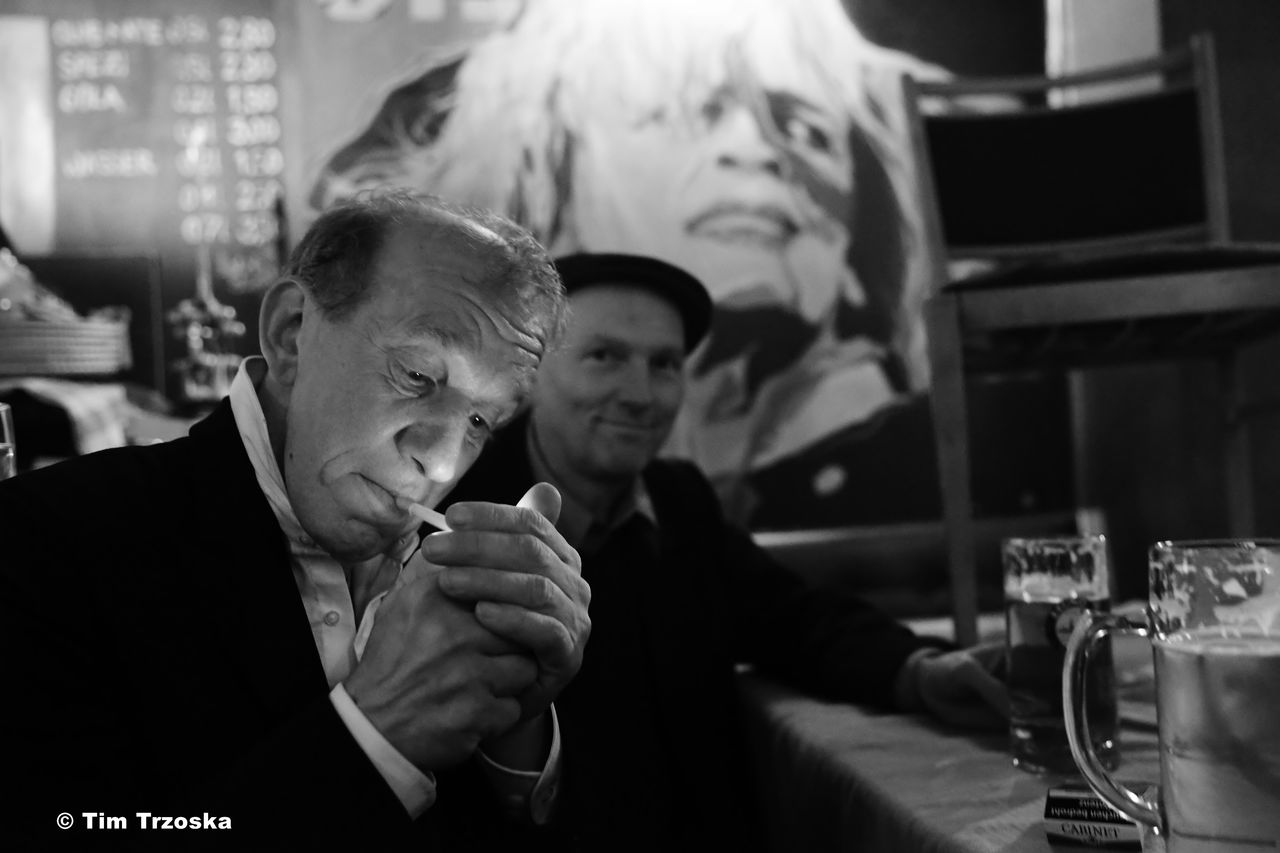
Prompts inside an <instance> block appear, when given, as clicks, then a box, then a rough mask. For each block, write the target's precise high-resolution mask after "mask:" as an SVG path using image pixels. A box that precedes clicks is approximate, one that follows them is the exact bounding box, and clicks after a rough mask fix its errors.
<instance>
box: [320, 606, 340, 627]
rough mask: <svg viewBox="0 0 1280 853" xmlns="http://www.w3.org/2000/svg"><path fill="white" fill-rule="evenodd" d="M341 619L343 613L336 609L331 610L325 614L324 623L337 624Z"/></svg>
mask: <svg viewBox="0 0 1280 853" xmlns="http://www.w3.org/2000/svg"><path fill="white" fill-rule="evenodd" d="M341 619H342V614H341V613H339V612H338V611H336V610H330V611H329V612H328V613H326V614H325V615H324V624H326V625H329V626H333V625H337V624H338V622H339V621H340V620H341Z"/></svg>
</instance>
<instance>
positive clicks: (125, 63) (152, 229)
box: [49, 0, 284, 278]
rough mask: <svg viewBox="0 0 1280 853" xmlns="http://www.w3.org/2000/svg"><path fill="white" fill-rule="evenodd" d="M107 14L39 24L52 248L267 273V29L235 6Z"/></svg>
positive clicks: (273, 171) (270, 234) (272, 138)
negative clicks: (155, 253) (186, 258)
mask: <svg viewBox="0 0 1280 853" xmlns="http://www.w3.org/2000/svg"><path fill="white" fill-rule="evenodd" d="M120 8H121V7H119V6H118V5H117V6H116V7H115V9H116V11H117V14H116V16H115V17H111V18H95V17H63V18H56V19H53V20H51V21H50V27H49V34H50V39H51V46H52V58H53V65H54V71H53V77H54V80H53V86H54V88H53V98H54V105H55V120H56V140H57V148H58V151H57V158H58V164H57V167H58V171H57V175H58V196H59V205H58V206H59V217H58V219H59V224H58V227H59V229H60V235H59V237H60V241H62V240H65V241H66V242H68V243H74V244H86V243H88V244H94V243H109V244H112V245H117V246H126V247H129V246H142V247H154V246H157V244H158V245H160V246H167V247H170V248H173V247H177V248H181V247H184V246H185V247H189V248H191V249H194V248H196V247H201V246H209V247H211V248H212V249H213V250H214V251H215V252H217V253H218V256H219V257H220V258H223V259H228V260H229V262H230V263H231V264H232V265H233V266H235V268H236V269H237V271H238V274H240V275H242V276H244V277H246V278H260V277H261V276H263V275H269V274H270V273H271V272H272V271H274V269H275V266H276V264H277V261H278V259H277V258H276V247H275V240H276V236H277V229H278V227H279V223H278V221H277V203H278V200H279V199H281V198H282V197H283V192H284V187H283V174H284V154H283V149H282V147H281V124H280V118H279V115H278V108H279V104H280V93H279V89H278V86H277V76H278V72H279V68H278V63H277V58H276V53H275V47H276V41H277V29H276V25H275V23H274V22H273V21H272V20H271V18H269V17H266V16H264V15H262V14H261V9H262V8H263V7H262V5H261V4H258V3H252V2H248V0H246V2H244V3H242V4H236V3H229V2H226V0H223V2H222V3H220V4H218V5H217V6H216V7H214V6H210V7H204V6H194V7H191V9H190V10H189V11H177V12H173V13H170V14H166V15H163V16H159V15H155V14H137V15H132V14H128V10H129V9H137V10H138V11H145V10H153V11H154V9H155V7H154V5H153V4H132V5H130V6H126V7H125V9H126V13H125V14H120V13H119V12H120ZM205 8H208V9H210V10H212V9H215V8H216V9H217V11H218V13H217V14H206V13H204V12H203V11H195V10H197V9H199V10H203V9H205Z"/></svg>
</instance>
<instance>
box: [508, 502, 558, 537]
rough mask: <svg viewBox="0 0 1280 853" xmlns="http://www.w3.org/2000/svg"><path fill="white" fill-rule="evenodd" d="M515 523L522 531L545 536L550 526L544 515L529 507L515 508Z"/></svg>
mask: <svg viewBox="0 0 1280 853" xmlns="http://www.w3.org/2000/svg"><path fill="white" fill-rule="evenodd" d="M516 521H517V522H518V523H519V525H520V527H521V528H522V529H524V530H528V531H529V532H531V533H537V534H540V535H541V534H545V533H546V532H547V528H548V527H550V526H551V523H550V522H549V521H547V517H546V516H545V515H543V514H542V513H540V512H538V511H537V510H536V509H533V508H531V507H523V506H521V507H516Z"/></svg>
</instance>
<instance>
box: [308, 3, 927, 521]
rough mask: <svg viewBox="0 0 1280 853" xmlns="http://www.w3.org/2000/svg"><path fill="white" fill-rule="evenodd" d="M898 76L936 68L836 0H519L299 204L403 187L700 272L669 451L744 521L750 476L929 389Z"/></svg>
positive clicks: (542, 233) (575, 245)
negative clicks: (518, 6)
mask: <svg viewBox="0 0 1280 853" xmlns="http://www.w3.org/2000/svg"><path fill="white" fill-rule="evenodd" d="M904 72H910V73H913V74H916V75H917V76H924V77H938V76H943V71H942V69H940V68H937V67H935V66H930V65H927V64H925V63H922V62H920V61H919V60H917V59H915V58H913V57H911V56H909V55H907V54H904V53H901V52H898V51H893V50H889V49H886V48H882V47H879V46H877V45H874V44H872V43H870V42H868V41H867V40H866V39H865V38H863V37H862V35H861V34H860V33H859V32H858V30H857V29H856V28H855V27H854V25H853V24H852V23H851V21H850V19H849V17H848V15H847V13H846V12H845V10H844V8H843V7H842V6H841V4H840V2H839V0H805V2H798V0H696V2H695V0H541V1H540V0H530V2H529V3H528V4H527V5H526V7H525V8H524V9H523V11H522V12H521V13H520V14H519V15H518V16H517V17H516V18H515V19H514V20H513V22H512V23H511V24H510V25H509V26H508V27H506V28H505V29H503V30H501V31H499V32H496V33H494V34H492V35H490V36H487V37H485V38H484V39H482V40H481V41H480V42H479V43H477V44H475V45H474V46H472V47H471V48H470V49H468V50H467V51H466V53H465V54H463V55H461V56H459V57H456V58H454V59H451V60H449V61H447V62H442V63H439V64H438V65H436V66H433V67H432V68H430V69H427V70H426V71H425V73H424V74H422V75H421V76H420V77H417V78H415V79H414V80H412V81H410V82H408V83H406V84H404V85H402V86H400V87H399V88H397V89H396V90H394V91H393V92H391V93H390V94H389V95H388V97H387V98H386V100H385V102H384V104H383V107H382V110H381V111H380V113H379V115H378V116H377V117H376V118H375V120H374V122H373V124H372V125H371V126H370V127H368V128H367V129H365V130H364V132H363V133H362V134H361V135H360V136H359V137H358V138H356V139H354V140H353V141H351V142H349V144H347V145H346V146H345V147H344V148H342V149H341V150H340V151H338V152H337V153H336V154H335V155H334V156H333V157H332V158H331V159H330V160H329V163H328V165H327V167H326V169H325V171H324V173H323V174H322V175H321V177H320V179H319V181H318V182H317V184H316V185H315V187H314V191H313V195H312V203H313V205H315V206H317V207H322V206H324V205H325V204H328V203H330V202H332V201H333V200H334V199H336V198H340V197H343V196H346V195H349V194H350V193H352V192H354V191H357V190H359V189H361V188H364V187H367V186H371V185H379V184H386V183H391V184H397V185H407V186H413V187H418V188H422V189H426V190H429V191H431V192H435V193H439V194H441V195H444V196H446V197H450V198H453V199H456V200H460V201H463V202H466V203H470V204H476V205H481V206H485V207H489V208H493V209H495V210H499V211H502V212H505V213H507V214H509V215H511V216H513V217H514V218H516V219H517V220H519V221H520V222H522V223H523V224H525V225H526V226H528V227H530V228H531V229H532V230H533V231H534V233H535V234H536V235H537V236H538V237H539V238H540V239H541V240H543V241H544V242H545V243H546V244H547V245H548V246H549V247H550V248H551V249H552V251H553V252H555V253H557V254H559V253H566V252H570V251H578V250H587V251H628V252H635V253H642V254H650V255H654V256H656V257H659V258H662V259H664V260H666V261H669V262H671V263H675V264H677V265H679V266H682V267H684V268H686V269H688V270H689V271H691V272H692V273H694V274H695V275H697V276H698V277H699V278H700V279H701V280H702V281H703V282H704V283H705V284H706V285H707V287H708V289H709V290H710V291H711V294H712V296H713V298H714V299H715V301H716V306H717V311H716V318H715V321H714V325H713V330H712V333H711V335H710V337H709V339H708V340H707V341H706V342H704V344H703V345H702V347H701V348H700V349H699V351H698V352H697V353H695V355H694V357H693V358H692V360H691V362H690V371H689V380H690V381H689V389H688V395H687V398H686V402H685V406H684V409H683V412H682V414H681V417H680V419H679V421H678V422H677V425H676V428H675V431H674V432H673V435H672V438H671V441H670V444H669V447H668V450H669V451H670V452H671V453H672V454H675V455H681V456H686V457H689V458H692V459H694V460H695V461H696V462H698V464H699V465H701V466H702V468H703V469H704V470H705V471H706V472H707V473H708V475H710V476H711V477H712V479H713V480H715V481H716V482H717V484H718V486H720V487H721V491H722V494H723V495H724V496H725V497H726V499H727V502H728V505H729V506H730V509H731V511H732V512H734V513H735V514H736V515H738V516H739V518H743V519H745V518H746V517H748V516H749V512H750V508H751V505H752V500H751V497H750V492H749V490H748V489H745V488H744V486H745V484H746V483H747V482H748V480H749V478H750V476H751V475H752V474H754V473H757V472H760V471H762V470H766V469H771V468H775V467H777V466H784V465H786V464H788V461H789V460H791V459H794V458H796V457H797V456H799V455H801V454H805V453H810V452H811V451H812V449H813V448H815V447H818V446H823V447H831V448H835V447H838V445H839V444H840V436H841V435H843V434H846V433H850V432H856V431H858V430H860V429H862V428H864V427H865V426H866V424H868V423H869V422H871V421H873V420H874V419H875V418H876V416H877V415H878V414H880V413H882V412H884V411H885V410H886V409H887V408H888V407H892V406H893V405H895V404H896V403H898V402H900V401H902V400H903V399H905V397H906V396H907V395H909V394H911V393H912V392H915V391H918V390H919V389H921V388H922V387H923V386H924V385H925V384H926V383H927V375H926V366H925V357H924V341H923V334H922V328H921V323H920V308H921V302H922V300H923V297H924V294H923V292H922V288H923V258H922V257H921V247H920V245H919V240H918V236H917V232H918V227H917V223H918V212H917V211H916V210H914V209H913V207H912V205H911V202H910V199H911V198H912V194H911V193H910V192H909V191H908V190H909V186H910V183H911V182H912V181H913V180H914V177H913V173H912V170H911V168H910V163H909V161H908V159H907V150H908V148H907V145H906V143H905V130H904V127H903V119H902V115H901V107H900V96H899V78H900V75H901V74H902V73H904ZM837 455H838V454H837ZM854 473H855V472H844V471H842V470H840V469H839V468H838V467H836V468H832V469H830V470H829V471H825V473H824V474H823V476H829V477H836V478H839V477H845V476H853V475H854ZM816 488H818V489H819V491H820V490H821V488H822V485H821V483H818V484H816Z"/></svg>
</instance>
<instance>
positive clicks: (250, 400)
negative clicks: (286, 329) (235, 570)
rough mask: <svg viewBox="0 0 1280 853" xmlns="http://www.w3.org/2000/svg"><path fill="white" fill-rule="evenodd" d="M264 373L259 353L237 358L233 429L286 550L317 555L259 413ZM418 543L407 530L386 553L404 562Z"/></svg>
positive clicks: (232, 395)
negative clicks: (294, 505) (275, 522)
mask: <svg viewBox="0 0 1280 853" xmlns="http://www.w3.org/2000/svg"><path fill="white" fill-rule="evenodd" d="M266 375H267V360H266V359H265V358H263V357H262V356H257V355H255V356H249V357H248V358H246V359H244V360H243V361H241V362H240V369H239V370H237V371H236V376H235V379H233V380H232V381H231V391H230V393H229V395H228V396H229V398H230V402H231V414H232V416H233V417H234V418H235V421H236V429H237V430H238V431H239V433H240V441H241V442H242V443H243V444H244V449H245V452H247V453H248V454H249V461H250V462H251V463H252V464H253V473H254V475H255V476H256V477H257V479H258V488H260V489H261V490H262V494H263V495H264V496H265V497H266V499H267V503H268V504H270V505H271V511H272V512H273V513H274V514H275V517H276V521H277V522H279V524H280V529H281V530H283V531H284V535H285V537H286V538H287V539H288V540H289V550H290V551H291V552H292V553H294V554H302V555H319V554H325V553H326V552H325V551H324V550H323V549H322V548H321V547H320V546H319V545H317V544H316V542H315V540H313V539H312V538H311V537H310V536H309V535H307V532H306V531H305V530H303V529H302V525H301V524H300V523H299V522H298V517H297V516H296V515H295V514H294V512H293V505H292V504H291V503H289V493H288V492H287V491H286V490H285V487H284V476H283V475H282V474H281V473H280V466H279V465H278V464H277V463H276V456H275V453H274V452H272V450H271V436H270V433H268V432H267V418H266V416H265V415H264V414H263V413H262V403H261V401H260V400H259V399H258V386H260V385H261V384H262V380H263V379H264V378H266ZM417 547H418V537H417V535H416V534H414V533H410V534H408V535H406V536H405V538H404V539H401V540H400V541H399V542H397V543H396V544H395V545H394V546H393V547H392V548H391V549H390V550H389V551H388V552H387V556H390V557H396V558H397V559H399V561H400V563H401V564H403V563H404V561H405V560H407V559H409V557H410V555H412V553H413V552H414V550H416V549H417Z"/></svg>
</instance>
